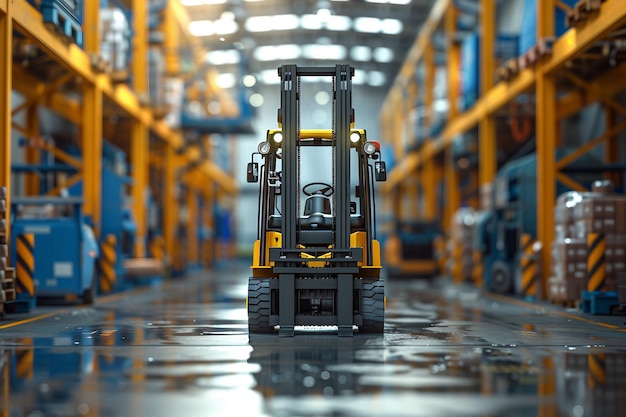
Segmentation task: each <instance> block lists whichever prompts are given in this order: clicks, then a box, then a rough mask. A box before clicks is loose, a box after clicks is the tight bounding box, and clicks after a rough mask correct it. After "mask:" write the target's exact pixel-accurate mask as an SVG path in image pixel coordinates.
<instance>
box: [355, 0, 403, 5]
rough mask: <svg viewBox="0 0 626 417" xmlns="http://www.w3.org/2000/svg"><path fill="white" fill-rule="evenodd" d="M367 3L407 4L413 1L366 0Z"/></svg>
mask: <svg viewBox="0 0 626 417" xmlns="http://www.w3.org/2000/svg"><path fill="white" fill-rule="evenodd" d="M365 2H367V3H379V4H398V5H406V4H409V3H411V0H365Z"/></svg>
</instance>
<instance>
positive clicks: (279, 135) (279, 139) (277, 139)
mask: <svg viewBox="0 0 626 417" xmlns="http://www.w3.org/2000/svg"><path fill="white" fill-rule="evenodd" d="M272 139H274V142H276V143H281V142H282V141H283V134H282V133H280V132H276V133H274V136H272Z"/></svg>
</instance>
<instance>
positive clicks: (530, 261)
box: [520, 233, 538, 297]
mask: <svg viewBox="0 0 626 417" xmlns="http://www.w3.org/2000/svg"><path fill="white" fill-rule="evenodd" d="M534 244H535V240H534V239H533V238H532V236H531V235H530V234H528V233H522V235H521V237H520V249H521V252H522V256H521V257H520V267H521V272H522V273H521V278H522V282H521V284H522V285H521V291H522V294H521V295H522V296H523V297H536V296H537V273H538V268H537V259H538V256H537V254H536V253H535V251H534V249H533V245H534Z"/></svg>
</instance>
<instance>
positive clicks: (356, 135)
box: [350, 132, 361, 143]
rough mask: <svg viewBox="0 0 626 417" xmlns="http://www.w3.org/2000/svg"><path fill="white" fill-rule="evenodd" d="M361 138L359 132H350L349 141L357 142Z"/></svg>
mask: <svg viewBox="0 0 626 417" xmlns="http://www.w3.org/2000/svg"><path fill="white" fill-rule="evenodd" d="M360 140H361V134H360V133H359V132H352V133H350V142H352V143H357V142H358V141H360Z"/></svg>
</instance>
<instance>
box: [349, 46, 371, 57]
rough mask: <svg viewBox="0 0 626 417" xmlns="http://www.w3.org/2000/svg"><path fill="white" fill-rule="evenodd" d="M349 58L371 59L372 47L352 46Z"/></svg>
mask: <svg viewBox="0 0 626 417" xmlns="http://www.w3.org/2000/svg"><path fill="white" fill-rule="evenodd" d="M350 58H352V59H354V60H355V61H369V60H371V59H372V49H371V48H370V47H369V46H353V47H352V49H351V50H350Z"/></svg>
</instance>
